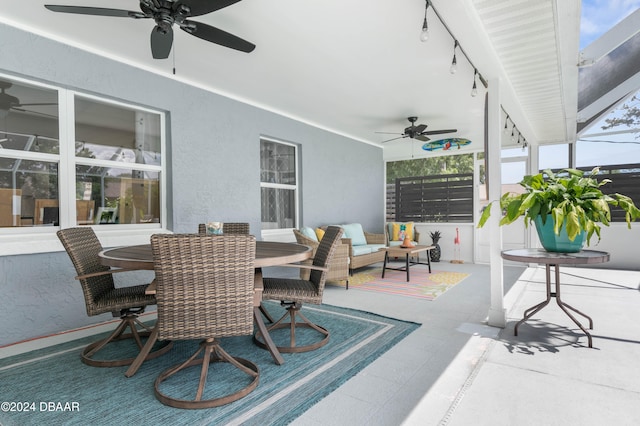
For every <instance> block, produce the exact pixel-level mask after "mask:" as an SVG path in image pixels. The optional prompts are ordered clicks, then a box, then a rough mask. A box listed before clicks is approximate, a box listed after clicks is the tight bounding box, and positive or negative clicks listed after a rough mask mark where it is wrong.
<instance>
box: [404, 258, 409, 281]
mask: <svg viewBox="0 0 640 426" xmlns="http://www.w3.org/2000/svg"><path fill="white" fill-rule="evenodd" d="M405 265H406V267H407V282H409V253H407V257H406V258H405Z"/></svg>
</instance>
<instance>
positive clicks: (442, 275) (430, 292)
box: [328, 262, 470, 300]
mask: <svg viewBox="0 0 640 426" xmlns="http://www.w3.org/2000/svg"><path fill="white" fill-rule="evenodd" d="M397 266H398V263H397V262H394V264H393V265H392V267H394V268H395V267H397ZM431 271H432V273H429V269H428V267H427V266H426V265H414V266H411V268H410V270H409V278H410V279H411V281H409V282H407V273H406V272H404V271H394V270H386V271H385V274H384V278H382V268H379V267H376V268H369V269H366V270H361V272H357V273H355V274H353V276H352V277H350V279H349V289H357V290H366V291H374V292H380V293H388V294H397V295H400V296H409V297H417V298H420V299H426V300H435V299H436V298H437V297H438V296H440V295H442V294H444V293H445V292H446V291H447V290H449V289H450V288H452V287H453V286H455V285H456V284H458V283H460V282H461V281H462V280H464V279H465V278H467V277H468V276H469V275H470V274H467V273H463V272H451V271H436V270H435V269H433V265H432V269H431ZM328 285H339V286H342V287H344V286H345V283H344V282H341V283H337V282H335V283H334V282H329V283H328Z"/></svg>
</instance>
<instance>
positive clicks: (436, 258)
mask: <svg viewBox="0 0 640 426" xmlns="http://www.w3.org/2000/svg"><path fill="white" fill-rule="evenodd" d="M429 235H430V236H431V241H432V242H433V244H432V245H433V247H434V248H433V249H431V250H429V257H430V258H431V261H432V262H440V255H441V251H440V244H438V241H440V238H441V235H440V231H434V232H429Z"/></svg>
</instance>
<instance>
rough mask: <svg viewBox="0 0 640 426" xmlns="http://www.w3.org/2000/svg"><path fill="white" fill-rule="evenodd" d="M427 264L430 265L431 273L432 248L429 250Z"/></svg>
mask: <svg viewBox="0 0 640 426" xmlns="http://www.w3.org/2000/svg"><path fill="white" fill-rule="evenodd" d="M427 265H429V273H431V250H427Z"/></svg>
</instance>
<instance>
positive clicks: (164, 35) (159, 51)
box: [151, 25, 173, 59]
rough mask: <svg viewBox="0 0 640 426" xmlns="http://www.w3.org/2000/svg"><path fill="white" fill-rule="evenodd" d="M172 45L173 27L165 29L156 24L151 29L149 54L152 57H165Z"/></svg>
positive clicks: (167, 55)
mask: <svg viewBox="0 0 640 426" xmlns="http://www.w3.org/2000/svg"><path fill="white" fill-rule="evenodd" d="M172 45H173V29H172V28H171V27H168V29H167V30H166V31H165V30H163V29H161V28H160V27H159V26H158V25H156V26H155V27H154V28H153V30H151V54H152V55H153V59H167V58H168V57H169V53H170V52H171V46H172Z"/></svg>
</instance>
